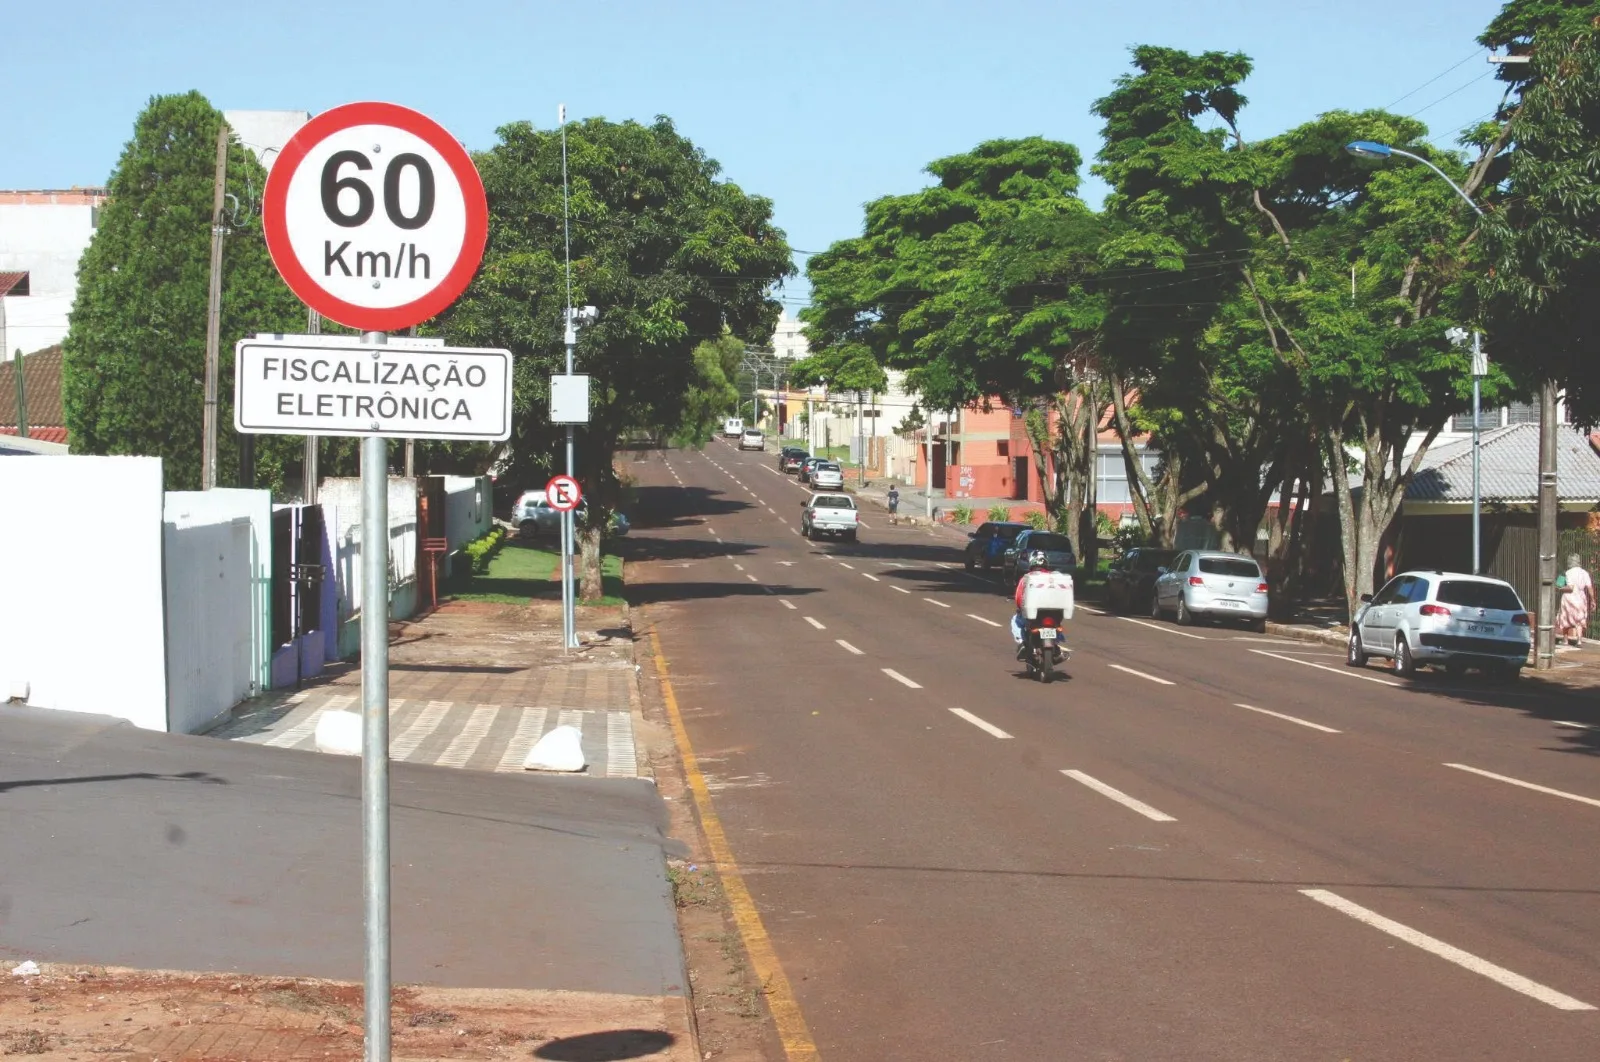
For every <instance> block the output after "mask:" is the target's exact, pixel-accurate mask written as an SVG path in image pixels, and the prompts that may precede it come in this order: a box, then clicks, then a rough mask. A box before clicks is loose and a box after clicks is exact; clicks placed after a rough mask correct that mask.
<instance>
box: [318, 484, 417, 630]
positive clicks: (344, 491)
mask: <svg viewBox="0 0 1600 1062" xmlns="http://www.w3.org/2000/svg"><path fill="white" fill-rule="evenodd" d="M317 501H318V502H319V503H320V504H321V505H322V515H323V519H324V520H325V521H326V523H327V528H328V542H329V544H330V546H331V548H332V552H333V574H334V587H333V589H334V590H335V592H336V593H337V594H338V595H339V643H338V644H339V655H340V657H341V658H348V657H349V656H351V655H353V654H354V653H355V652H356V650H357V649H358V648H359V646H360V641H361V634H360V627H359V624H358V621H359V619H360V616H361V480H359V479H355V478H350V479H325V480H323V481H322V484H321V486H320V487H318V488H317ZM389 572H390V590H389V615H390V617H391V618H394V619H405V618H406V617H408V616H410V615H411V614H412V612H414V611H415V610H416V601H417V599H416V588H417V483H416V480H412V479H405V478H403V477H399V476H391V477H389ZM328 589H329V588H326V587H325V588H324V593H326V592H328Z"/></svg>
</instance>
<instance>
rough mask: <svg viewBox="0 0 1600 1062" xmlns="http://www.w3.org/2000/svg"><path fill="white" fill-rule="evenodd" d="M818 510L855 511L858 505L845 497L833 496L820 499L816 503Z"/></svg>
mask: <svg viewBox="0 0 1600 1062" xmlns="http://www.w3.org/2000/svg"><path fill="white" fill-rule="evenodd" d="M814 504H815V505H816V507H817V508H818V509H854V508H855V507H856V503H855V502H853V501H851V500H850V499H849V498H846V497H844V496H843V495H837V494H836V495H833V496H831V497H827V498H818V499H817V500H816V502H815V503H814Z"/></svg>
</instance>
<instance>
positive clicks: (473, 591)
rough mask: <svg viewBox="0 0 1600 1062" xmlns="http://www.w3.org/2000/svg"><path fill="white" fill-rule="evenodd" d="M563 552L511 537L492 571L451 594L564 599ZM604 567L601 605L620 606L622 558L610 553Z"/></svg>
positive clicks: (502, 600) (512, 601)
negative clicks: (560, 573) (562, 584)
mask: <svg viewBox="0 0 1600 1062" xmlns="http://www.w3.org/2000/svg"><path fill="white" fill-rule="evenodd" d="M560 570H561V551H560V550H548V549H540V548H538V547H536V546H534V545H531V544H529V543H524V542H518V541H516V540H515V539H508V540H507V541H506V544H505V545H504V546H502V547H501V548H500V552H499V553H496V554H495V555H494V558H493V559H492V560H490V561H489V570H488V571H486V572H484V573H482V574H481V575H472V576H470V577H469V578H466V579H460V580H457V581H456V582H455V583H454V584H453V586H452V587H451V596H452V597H454V598H455V599H456V600H458V601H488V602H492V603H494V604H501V605H526V604H528V603H529V602H530V601H560V600H561V582H560V580H559V579H558V578H557V575H558V574H559V572H560ZM600 570H601V573H602V576H603V580H604V585H605V596H604V597H602V598H601V599H600V600H599V601H598V602H589V603H590V604H599V605H620V604H623V598H622V558H621V557H613V556H610V555H606V556H604V557H602V558H601V561H600Z"/></svg>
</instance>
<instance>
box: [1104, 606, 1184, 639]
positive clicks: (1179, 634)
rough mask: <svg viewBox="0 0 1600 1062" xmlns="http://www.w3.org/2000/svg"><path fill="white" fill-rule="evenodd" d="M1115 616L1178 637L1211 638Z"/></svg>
mask: <svg viewBox="0 0 1600 1062" xmlns="http://www.w3.org/2000/svg"><path fill="white" fill-rule="evenodd" d="M1080 607H1081V606H1080ZM1117 618H1118V619H1120V620H1122V621H1123V622H1125V623H1137V624H1138V625H1139V626H1141V627H1149V628H1150V629H1151V630H1153V631H1160V632H1161V633H1162V634H1176V635H1178V636H1179V637H1180V638H1194V639H1197V640H1199V641H1202V642H1208V641H1210V640H1211V639H1209V638H1207V637H1206V636H1205V635H1203V634H1190V633H1189V632H1188V631H1180V630H1178V628H1176V627H1163V626H1161V624H1159V623H1151V622H1149V621H1148V620H1141V619H1134V618H1133V617H1132V616H1118V617H1117Z"/></svg>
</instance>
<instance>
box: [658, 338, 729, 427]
mask: <svg viewBox="0 0 1600 1062" xmlns="http://www.w3.org/2000/svg"><path fill="white" fill-rule="evenodd" d="M743 353H744V343H742V342H741V341H739V340H738V339H736V338H734V337H733V336H723V337H722V338H720V339H708V340H706V341H705V342H703V343H701V344H700V345H699V346H697V347H695V348H694V376H693V378H692V379H691V381H690V384H689V390H688V392H687V394H686V395H685V397H684V403H683V416H682V417H681V419H680V420H679V422H678V427H677V430H676V431H674V432H673V436H672V444H673V445H674V446H692V447H694V448H695V449H697V450H698V449H701V448H703V447H704V446H705V444H706V443H708V442H710V441H711V438H712V436H714V435H715V434H716V433H717V428H718V426H719V425H720V423H721V422H722V420H723V418H724V417H726V416H727V415H728V411H729V410H731V409H733V408H734V407H735V406H737V405H738V404H739V388H738V387H737V386H736V385H735V383H734V380H735V379H737V377H738V374H739V366H740V364H741V355H742V354H743Z"/></svg>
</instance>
